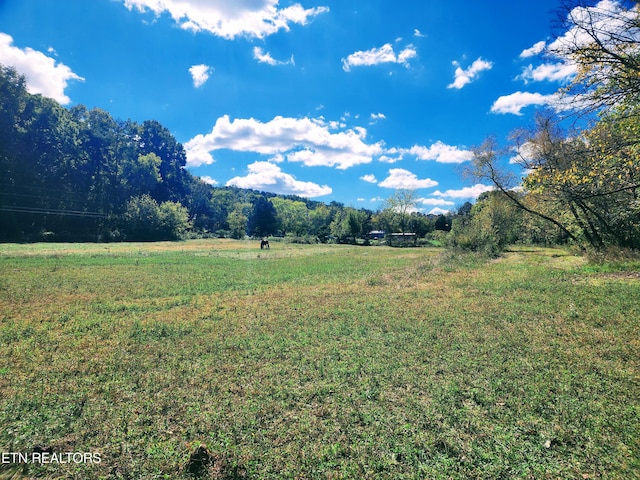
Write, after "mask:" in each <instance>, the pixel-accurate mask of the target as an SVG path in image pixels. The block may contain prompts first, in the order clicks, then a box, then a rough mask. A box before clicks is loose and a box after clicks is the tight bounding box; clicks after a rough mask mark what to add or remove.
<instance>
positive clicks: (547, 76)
mask: <svg viewBox="0 0 640 480" xmlns="http://www.w3.org/2000/svg"><path fill="white" fill-rule="evenodd" d="M576 73H578V67H577V65H576V64H575V63H565V62H560V63H545V64H542V65H538V66H537V67H535V68H534V66H533V65H529V66H527V67H525V68H524V69H523V71H522V74H521V75H518V77H517V78H519V79H521V80H524V81H525V83H527V82H528V81H529V80H532V81H534V82H542V81H552V82H553V81H560V82H562V81H566V80H569V79H571V77H573V76H575V75H576Z"/></svg>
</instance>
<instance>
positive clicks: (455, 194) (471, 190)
mask: <svg viewBox="0 0 640 480" xmlns="http://www.w3.org/2000/svg"><path fill="white" fill-rule="evenodd" d="M491 190H493V187H492V186H491V185H483V184H481V183H476V184H475V185H474V186H472V187H464V188H461V189H459V190H446V191H444V192H441V191H440V190H436V191H435V192H433V194H432V195H435V196H436V197H444V198H472V199H475V198H478V197H479V196H480V195H481V194H482V193H484V192H489V191H491Z"/></svg>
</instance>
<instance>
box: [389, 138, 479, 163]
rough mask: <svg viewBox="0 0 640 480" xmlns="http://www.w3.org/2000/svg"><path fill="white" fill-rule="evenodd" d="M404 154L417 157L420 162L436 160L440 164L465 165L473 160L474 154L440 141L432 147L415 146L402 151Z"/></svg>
mask: <svg viewBox="0 0 640 480" xmlns="http://www.w3.org/2000/svg"><path fill="white" fill-rule="evenodd" d="M402 153H408V154H410V155H415V156H416V157H418V159H420V160H434V161H436V162H438V163H463V162H467V161H469V160H471V159H472V158H473V152H471V151H470V150H461V149H460V148H458V147H454V146H452V145H447V144H446V143H443V142H441V141H439V140H438V141H437V142H435V143H434V144H433V145H431V146H430V147H425V146H423V145H414V146H413V147H411V148H410V149H404V150H402Z"/></svg>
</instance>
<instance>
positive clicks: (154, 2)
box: [124, 0, 329, 39]
mask: <svg viewBox="0 0 640 480" xmlns="http://www.w3.org/2000/svg"><path fill="white" fill-rule="evenodd" d="M278 4H279V1H278V0H233V1H229V0H124V5H125V7H127V8H128V9H129V10H133V9H134V8H135V9H136V10H138V11H139V12H146V11H151V12H153V13H154V14H155V15H156V16H160V15H162V14H169V15H170V16H171V18H173V20H174V21H175V22H176V23H177V24H179V25H180V26H181V27H182V28H184V29H187V30H193V31H196V32H199V31H206V32H210V33H212V34H214V35H216V36H219V37H222V38H226V39H233V38H235V37H238V36H248V37H255V38H264V37H266V36H268V35H272V34H274V33H276V32H278V31H279V30H285V31H288V30H289V29H290V25H291V24H298V25H306V24H307V23H308V22H309V20H310V19H311V18H313V17H315V16H317V15H319V14H321V13H325V12H328V11H329V8H328V7H315V8H308V9H305V8H304V7H302V5H300V4H299V3H295V4H291V5H290V6H287V7H285V8H281V7H279V5H278Z"/></svg>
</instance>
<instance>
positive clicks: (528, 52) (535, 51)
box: [520, 40, 547, 58]
mask: <svg viewBox="0 0 640 480" xmlns="http://www.w3.org/2000/svg"><path fill="white" fill-rule="evenodd" d="M546 46H547V42H545V41H544V40H541V41H540V42H537V43H535V44H534V45H533V46H532V47H530V48H527V49H525V50H523V51H522V53H520V58H529V57H535V56H536V55H540V54H541V53H542V52H544V49H545V48H546Z"/></svg>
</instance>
